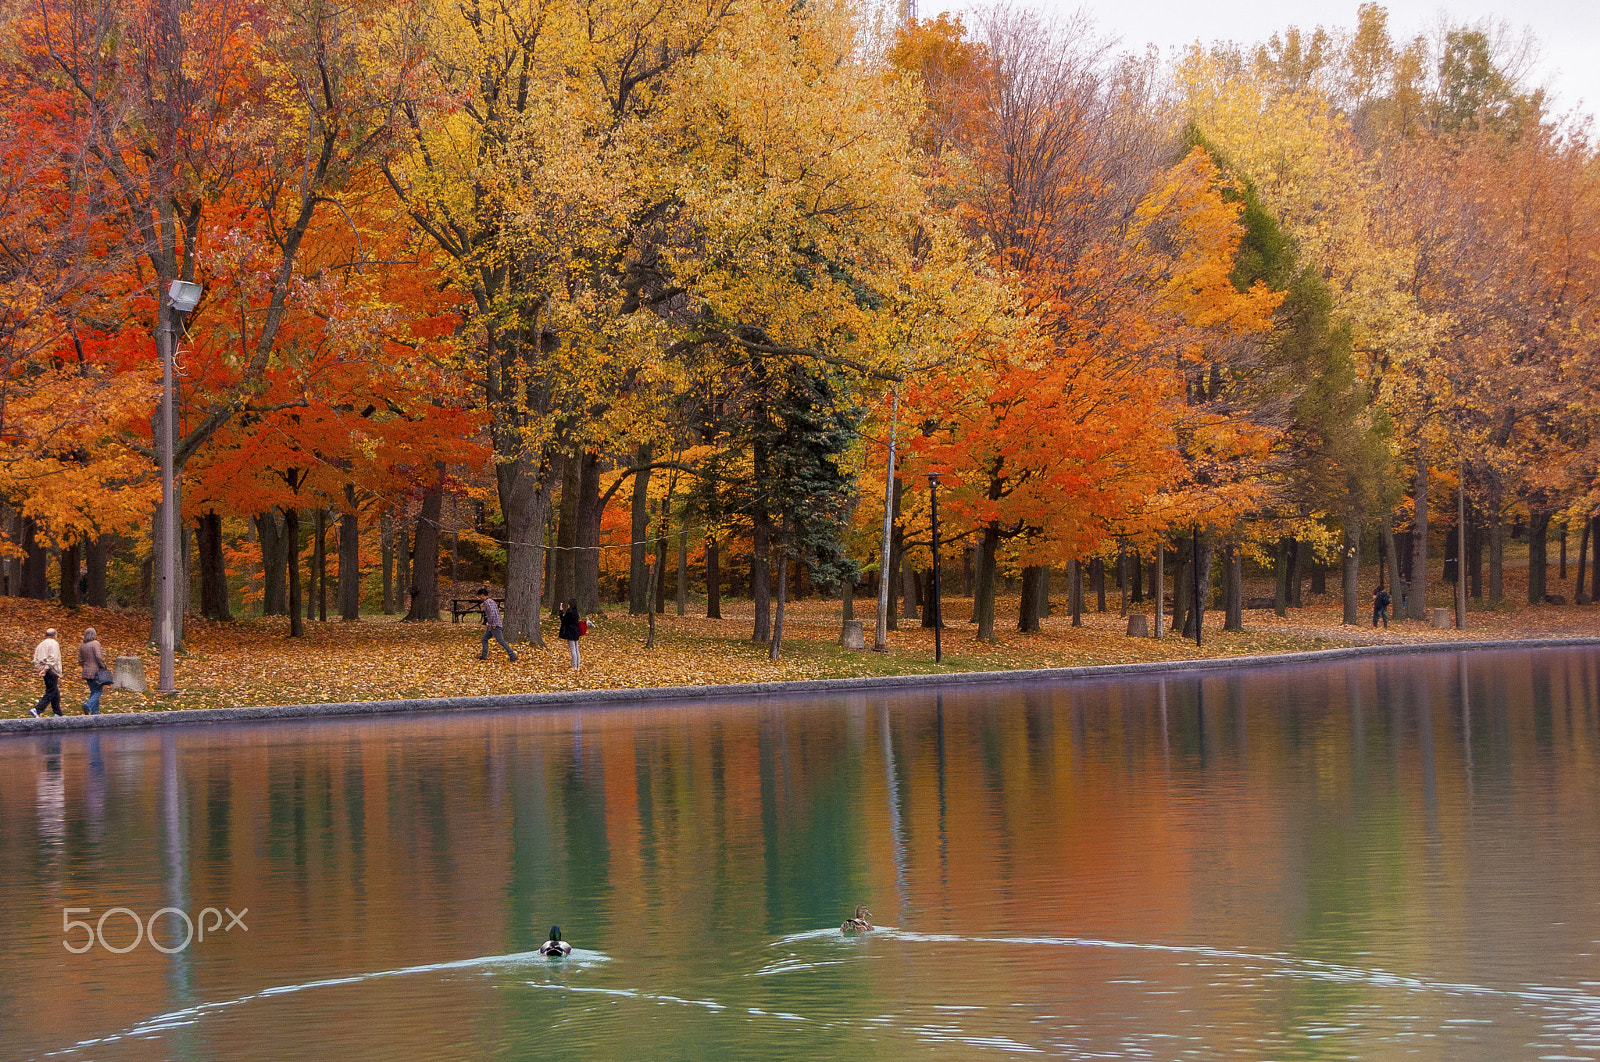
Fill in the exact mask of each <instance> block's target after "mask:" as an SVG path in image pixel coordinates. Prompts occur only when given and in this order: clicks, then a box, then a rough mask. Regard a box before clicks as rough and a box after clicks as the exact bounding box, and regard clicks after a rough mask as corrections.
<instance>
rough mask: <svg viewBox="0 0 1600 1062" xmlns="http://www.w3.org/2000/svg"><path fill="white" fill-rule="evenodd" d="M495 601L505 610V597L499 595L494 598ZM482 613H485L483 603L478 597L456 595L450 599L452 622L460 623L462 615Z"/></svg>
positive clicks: (478, 614) (479, 614)
mask: <svg viewBox="0 0 1600 1062" xmlns="http://www.w3.org/2000/svg"><path fill="white" fill-rule="evenodd" d="M494 603H495V604H497V605H499V606H500V608H501V610H502V611H504V609H505V607H506V599H505V598H503V597H497V598H495V599H494ZM481 615H483V605H482V603H480V602H479V601H478V599H477V598H475V597H468V598H460V597H454V598H451V599H450V622H451V623H460V622H461V617H462V616H481Z"/></svg>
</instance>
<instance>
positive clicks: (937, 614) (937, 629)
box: [928, 472, 944, 664]
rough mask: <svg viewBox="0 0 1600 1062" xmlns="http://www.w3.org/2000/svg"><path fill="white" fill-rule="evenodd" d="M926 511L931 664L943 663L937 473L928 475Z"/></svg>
mask: <svg viewBox="0 0 1600 1062" xmlns="http://www.w3.org/2000/svg"><path fill="white" fill-rule="evenodd" d="M928 511H929V513H930V514H931V515H932V518H933V662H934V663H935V664H942V663H944V641H943V639H942V637H941V636H942V635H943V633H944V607H943V606H942V605H941V603H940V601H939V473H937V472H929V473H928Z"/></svg>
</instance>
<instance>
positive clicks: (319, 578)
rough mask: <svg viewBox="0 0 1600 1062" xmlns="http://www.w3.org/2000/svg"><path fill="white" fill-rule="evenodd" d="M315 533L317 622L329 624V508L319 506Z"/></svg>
mask: <svg viewBox="0 0 1600 1062" xmlns="http://www.w3.org/2000/svg"><path fill="white" fill-rule="evenodd" d="M314 520H315V524H314V531H313V533H314V534H315V535H316V536H317V540H316V542H314V543H313V544H312V547H311V564H312V566H313V567H314V568H315V569H316V572H315V573H314V576H313V577H314V578H315V579H316V582H317V622H318V623H327V622H328V507H327V506H326V505H319V506H317V514H316V516H315V518H314Z"/></svg>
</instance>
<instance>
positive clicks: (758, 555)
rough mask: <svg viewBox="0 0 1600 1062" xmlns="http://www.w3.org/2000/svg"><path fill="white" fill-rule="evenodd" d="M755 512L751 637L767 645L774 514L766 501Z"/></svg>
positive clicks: (770, 638)
mask: <svg viewBox="0 0 1600 1062" xmlns="http://www.w3.org/2000/svg"><path fill="white" fill-rule="evenodd" d="M752 516H753V520H754V523H755V533H754V535H753V536H752V538H753V540H754V541H753V547H754V548H753V551H752V553H751V557H750V597H751V599H752V600H753V601H754V602H755V606H756V623H755V630H753V631H752V632H751V634H750V640H751V641H752V642H754V643H756V644H757V645H766V644H768V643H770V642H771V641H772V574H771V569H770V568H769V567H768V565H769V564H770V563H771V558H770V556H769V554H770V548H769V547H770V545H771V538H772V517H771V516H769V515H768V514H767V507H766V503H765V502H757V503H756V508H755V512H754V513H753V514H752ZM891 615H892V613H891Z"/></svg>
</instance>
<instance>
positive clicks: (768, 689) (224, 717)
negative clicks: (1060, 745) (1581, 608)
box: [0, 638, 1600, 736]
mask: <svg viewBox="0 0 1600 1062" xmlns="http://www.w3.org/2000/svg"><path fill="white" fill-rule="evenodd" d="M1576 646H1586V647H1592V646H1600V638H1538V639H1534V638H1525V639H1514V640H1507V641H1454V642H1423V643H1420V644H1387V645H1353V646H1345V647H1342V648H1338V649H1310V650H1306V651H1304V652H1297V653H1267V654H1263V655H1259V656H1221V657H1207V658H1204V659H1199V660H1150V661H1141V662H1139V663H1134V664H1089V665H1084V666H1080V667H1052V668H1033V669H1028V670H1017V671H957V672H937V673H933V674H921V675H873V676H863V677H859V678H833V679H810V680H806V681H798V682H739V683H727V684H720V685H707V686H633V687H623V688H618V689H596V690H563V691H559V692H550V693H504V694H495V695H492V696H483V697H433V698H420V699H416V700H393V701H348V702H344V703H340V704H275V705H261V706H258V707H251V708H186V709H180V710H175V711H170V712H123V713H119V714H115V715H64V716H49V717H46V718H43V719H33V718H22V719H0V736H4V735H6V734H29V733H34V734H36V733H40V732H43V731H51V732H55V731H62V730H109V729H120V728H124V727H149V726H187V725H193V724H196V723H238V722H251V721H257V720H275V719H316V718H322V717H327V716H360V715H386V714H389V713H395V712H436V711H447V710H471V711H482V710H484V709H491V708H498V709H507V708H575V707H576V708H582V707H606V706H610V705H615V706H623V705H636V704H641V703H647V702H658V701H688V700H710V699H712V698H719V699H720V698H735V697H741V698H747V699H748V698H752V697H774V696H780V697H781V696H793V695H794V694H800V693H841V692H849V691H858V690H859V691H869V692H870V691H878V690H913V689H922V688H930V687H941V688H943V687H949V686H974V685H984V684H989V683H999V682H1005V683H1016V682H1043V681H1052V682H1059V681H1062V680H1073V681H1080V680H1085V679H1105V678H1116V677H1118V676H1124V675H1126V676H1146V675H1161V674H1172V673H1175V672H1185V671H1216V670H1219V669H1226V668H1236V667H1263V666H1273V665H1278V664H1300V663H1311V662H1324V661H1329V660H1343V659H1350V658H1353V657H1368V656H1396V655H1406V654H1423V653H1459V652H1466V651H1469V650H1474V649H1478V650H1490V649H1559V648H1568V647H1576Z"/></svg>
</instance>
